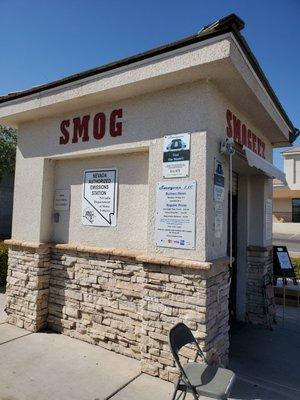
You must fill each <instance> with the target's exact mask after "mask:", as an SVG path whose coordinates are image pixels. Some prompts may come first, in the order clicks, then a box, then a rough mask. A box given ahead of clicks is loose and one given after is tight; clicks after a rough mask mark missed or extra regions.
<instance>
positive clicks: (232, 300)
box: [227, 171, 238, 326]
mask: <svg viewBox="0 0 300 400" xmlns="http://www.w3.org/2000/svg"><path fill="white" fill-rule="evenodd" d="M231 218H232V257H233V258H234V262H233V263H232V268H230V279H231V284H230V289H229V323H230V326H232V324H233V323H234V322H235V321H236V290H237V226H238V174H237V173H236V172H234V171H233V172H232V216H231V210H230V192H229V193H228V221H230V219H231ZM227 254H228V256H229V255H230V224H229V222H228V232H227Z"/></svg>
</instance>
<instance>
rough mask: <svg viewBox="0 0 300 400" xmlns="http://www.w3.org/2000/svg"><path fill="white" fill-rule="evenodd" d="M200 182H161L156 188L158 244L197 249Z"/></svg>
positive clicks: (156, 242) (156, 239)
mask: <svg viewBox="0 0 300 400" xmlns="http://www.w3.org/2000/svg"><path fill="white" fill-rule="evenodd" d="M195 210H196V181H187V182H170V183H169V182H159V183H158V184H157V188H156V219H155V244H156V245H157V246H160V247H172V248H179V249H194V248H195V220H196V215H195V214H196V211H195Z"/></svg>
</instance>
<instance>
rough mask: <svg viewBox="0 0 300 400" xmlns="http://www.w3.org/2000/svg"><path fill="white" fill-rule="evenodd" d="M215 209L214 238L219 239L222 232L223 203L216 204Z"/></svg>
mask: <svg viewBox="0 0 300 400" xmlns="http://www.w3.org/2000/svg"><path fill="white" fill-rule="evenodd" d="M214 209H215V237H216V238H217V239H220V238H221V237H222V232H223V203H219V202H216V203H215V204H214Z"/></svg>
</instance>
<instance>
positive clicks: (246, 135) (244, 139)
mask: <svg viewBox="0 0 300 400" xmlns="http://www.w3.org/2000/svg"><path fill="white" fill-rule="evenodd" d="M226 119H227V128H226V131H227V136H228V137H230V138H233V140H234V141H235V142H237V143H239V144H241V145H242V146H246V147H248V148H249V149H250V150H252V151H254V153H256V154H258V155H259V156H261V157H262V158H265V148H266V145H265V142H263V141H262V140H261V139H260V138H259V137H258V136H256V135H255V133H254V132H252V131H251V130H250V129H248V128H247V126H246V124H242V123H241V120H240V119H238V118H237V117H236V116H235V115H234V114H233V113H232V112H231V111H230V110H227V111H226Z"/></svg>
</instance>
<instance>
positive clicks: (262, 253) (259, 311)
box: [246, 246, 274, 325]
mask: <svg viewBox="0 0 300 400" xmlns="http://www.w3.org/2000/svg"><path fill="white" fill-rule="evenodd" d="M268 274H269V275H270V277H271V281H272V280H273V248H272V247H271V246H270V247H258V246H248V248H247V289H246V298H247V301H246V315H247V321H248V322H251V323H252V324H258V325H267V313H268V310H267V309H266V306H265V300H264V294H263V285H264V283H265V278H266V276H267V275H268ZM273 297H274V293H273ZM273 311H274V310H273ZM269 312H272V310H269ZM270 317H271V320H272V318H273V317H274V315H273V314H272V315H270Z"/></svg>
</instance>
